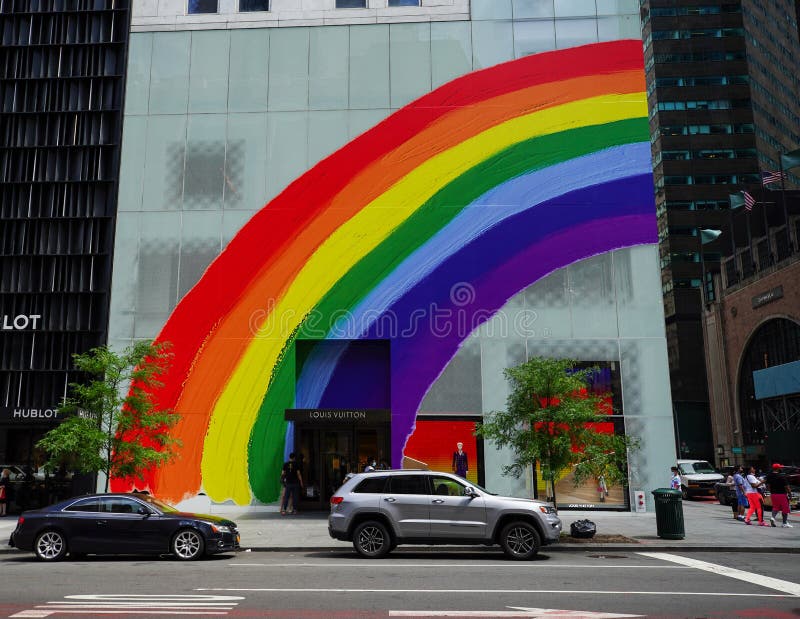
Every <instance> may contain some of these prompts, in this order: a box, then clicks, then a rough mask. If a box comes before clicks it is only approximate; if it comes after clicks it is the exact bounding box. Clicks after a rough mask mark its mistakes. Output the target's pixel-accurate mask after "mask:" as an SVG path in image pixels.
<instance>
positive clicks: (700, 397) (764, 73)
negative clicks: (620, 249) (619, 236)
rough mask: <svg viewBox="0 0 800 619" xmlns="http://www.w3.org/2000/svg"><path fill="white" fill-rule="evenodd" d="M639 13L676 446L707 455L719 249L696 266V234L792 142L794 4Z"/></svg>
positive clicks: (676, 1)
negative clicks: (708, 353)
mask: <svg viewBox="0 0 800 619" xmlns="http://www.w3.org/2000/svg"><path fill="white" fill-rule="evenodd" d="M641 15H642V27H643V30H642V37H643V41H644V46H645V66H646V69H647V85H648V96H649V107H650V117H651V140H652V145H653V166H654V177H655V184H656V205H657V212H658V218H659V242H660V259H661V269H662V271H661V272H662V287H663V293H664V308H665V314H666V322H667V342H668V351H669V360H670V373H671V384H672V397H673V405H674V409H675V419H676V428H677V440H678V443H679V445H678V447H679V453H680V455H685V456H704V457H710V455H711V453H710V452H711V433H710V424H709V422H708V421H709V417H708V393H707V380H706V372H705V367H704V363H703V358H704V357H703V351H702V346H703V338H702V327H701V297H700V289H701V286H702V278H703V277H704V276H705V277H707V278H709V277H710V272H711V271H712V270H714V269H716V268H718V266H717V265H718V261H719V256H718V254H717V255H715V254H713V253H709V254H706V255H705V260H706V263H707V264H706V266H707V267H708V268H705V269H704V268H703V265H702V264H701V254H700V233H699V231H700V229H701V228H720V227H722V226H724V225H725V223H726V222H727V221H728V215H729V213H728V209H729V195H730V194H735V193H737V192H739V191H741V190H748V189H750V190H754V189H756V188H758V187H759V186H760V183H761V175H760V173H761V172H764V171H779V169H780V164H779V159H780V157H779V156H780V154H781V153H782V152H786V151H790V150H793V149H795V148H797V147H798V146H799V145H800V135H798V132H800V104H799V103H798V101H800V98H799V97H798V78H797V74H798V58H800V45H799V44H798V29H797V19H796V15H797V13H796V3H795V2H793V1H792V0H772V1H770V2H755V1H749V0H745V1H742V2H725V1H714V0H708V1H707V0H702V1H701V0H645V1H643V2H642V3H641ZM796 181H797V178H796V177H794V176H789V177H788V179H787V184H788V186H790V187H792V186H796ZM742 268H743V269H744V270H748V269H750V268H751V266H750V265H747V264H744V265H743V266H742ZM745 275H746V273H745Z"/></svg>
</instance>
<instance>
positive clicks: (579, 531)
mask: <svg viewBox="0 0 800 619" xmlns="http://www.w3.org/2000/svg"><path fill="white" fill-rule="evenodd" d="M595 533H597V525H596V524H595V523H594V522H592V521H591V520H576V521H575V522H573V523H572V524H571V525H569V534H570V535H571V536H572V537H582V538H587V537H594V534H595Z"/></svg>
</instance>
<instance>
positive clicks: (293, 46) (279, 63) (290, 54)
mask: <svg viewBox="0 0 800 619" xmlns="http://www.w3.org/2000/svg"><path fill="white" fill-rule="evenodd" d="M308 30H309V29H308V28H275V29H274V30H273V31H272V32H271V33H270V37H269V47H270V49H269V109H270V110H305V109H307V108H308V47H309V34H308Z"/></svg>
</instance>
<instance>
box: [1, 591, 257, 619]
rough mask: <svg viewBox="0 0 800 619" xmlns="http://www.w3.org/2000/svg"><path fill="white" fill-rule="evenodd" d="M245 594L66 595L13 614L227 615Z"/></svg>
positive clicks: (26, 617)
mask: <svg viewBox="0 0 800 619" xmlns="http://www.w3.org/2000/svg"><path fill="white" fill-rule="evenodd" d="M243 599H244V598H243V597H241V596H238V595H198V594H191V595H178V594H169V595H147V594H141V595H140V594H98V595H66V596H64V599H63V600H59V601H51V602H47V604H39V605H38V606H36V607H35V608H32V609H29V610H23V611H20V612H18V613H16V614H15V615H10V616H11V617H14V618H17V619H35V618H41V617H49V616H51V615H191V616H200V615H203V616H205V615H216V616H220V615H227V614H228V612H229V611H231V610H233V609H234V608H235V607H236V606H237V605H238V603H239V601H240V600H243Z"/></svg>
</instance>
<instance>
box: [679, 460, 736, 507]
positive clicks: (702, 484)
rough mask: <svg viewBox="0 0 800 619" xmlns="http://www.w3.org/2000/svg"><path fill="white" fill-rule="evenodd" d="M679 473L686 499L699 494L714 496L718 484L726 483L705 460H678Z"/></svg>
mask: <svg viewBox="0 0 800 619" xmlns="http://www.w3.org/2000/svg"><path fill="white" fill-rule="evenodd" d="M678 473H679V474H680V476H681V492H682V493H683V498H684V499H688V498H689V497H690V496H696V495H699V494H705V495H710V496H714V488H715V486H716V484H718V483H719V482H723V481H725V477H723V476H722V475H720V474H719V473H717V472H716V471H715V470H714V467H713V466H711V464H709V463H708V462H706V461H705V460H678Z"/></svg>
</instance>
